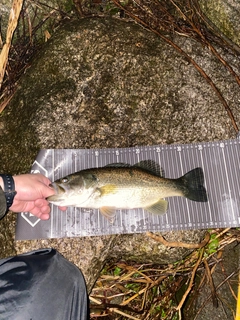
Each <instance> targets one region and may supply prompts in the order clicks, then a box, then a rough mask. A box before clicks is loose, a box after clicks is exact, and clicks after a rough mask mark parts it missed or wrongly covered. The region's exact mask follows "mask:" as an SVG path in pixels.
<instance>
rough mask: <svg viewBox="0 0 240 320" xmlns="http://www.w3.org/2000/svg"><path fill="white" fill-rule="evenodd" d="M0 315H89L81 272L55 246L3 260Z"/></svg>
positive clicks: (20, 319)
mask: <svg viewBox="0 0 240 320" xmlns="http://www.w3.org/2000/svg"><path fill="white" fill-rule="evenodd" d="M0 319H4V320H70V319H71V320H77V319H81V320H83V319H84V320H85V319H88V297H87V291H86V285H85V281H84V278H83V275H82V273H81V272H80V271H79V269H78V268H77V267H76V266H74V265H73V264H72V263H70V262H69V261H67V260H66V259H65V258H64V257H63V256H62V255H60V254H59V253H58V252H57V251H56V250H54V249H42V250H37V251H33V252H30V253H27V254H23V255H19V256H15V257H11V258H7V259H2V260H0Z"/></svg>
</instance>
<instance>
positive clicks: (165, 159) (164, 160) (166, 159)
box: [161, 150, 174, 226]
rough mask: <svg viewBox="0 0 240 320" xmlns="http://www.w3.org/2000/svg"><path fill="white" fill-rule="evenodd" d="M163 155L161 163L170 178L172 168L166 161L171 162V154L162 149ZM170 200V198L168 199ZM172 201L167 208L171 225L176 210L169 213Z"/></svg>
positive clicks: (166, 175)
mask: <svg viewBox="0 0 240 320" xmlns="http://www.w3.org/2000/svg"><path fill="white" fill-rule="evenodd" d="M161 156H162V161H161V163H162V164H163V171H164V172H165V177H166V178H169V170H170V165H169V167H167V166H166V162H168V164H169V154H168V153H165V152H164V151H163V150H161ZM168 200H169V199H168ZM170 205H171V204H170V203H169V205H168V210H167V213H166V215H167V219H168V223H169V225H170V226H171V225H172V223H173V218H174V217H173V215H174V211H173V213H172V214H170V213H169V208H170Z"/></svg>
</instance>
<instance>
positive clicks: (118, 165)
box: [104, 162, 132, 168]
mask: <svg viewBox="0 0 240 320" xmlns="http://www.w3.org/2000/svg"><path fill="white" fill-rule="evenodd" d="M129 167H132V165H131V164H129V163H124V162H116V163H109V164H107V165H106V166H104V168H129Z"/></svg>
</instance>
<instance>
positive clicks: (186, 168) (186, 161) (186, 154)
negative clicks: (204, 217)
mask: <svg viewBox="0 0 240 320" xmlns="http://www.w3.org/2000/svg"><path fill="white" fill-rule="evenodd" d="M182 157H183V163H184V164H185V166H184V173H183V174H185V173H187V172H188V171H189V170H190V169H191V167H190V166H189V158H190V157H189V150H188V148H185V152H183V153H182ZM184 201H185V203H186V207H187V219H185V226H187V225H188V223H187V221H190V222H191V221H192V217H191V215H190V210H189V203H190V201H189V200H187V199H184Z"/></svg>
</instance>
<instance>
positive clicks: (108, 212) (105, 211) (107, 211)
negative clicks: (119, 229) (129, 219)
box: [99, 206, 116, 223]
mask: <svg viewBox="0 0 240 320" xmlns="http://www.w3.org/2000/svg"><path fill="white" fill-rule="evenodd" d="M99 210H100V212H101V214H102V215H103V216H104V217H105V218H107V219H108V221H109V222H110V223H113V222H114V219H115V216H116V207H107V206H106V207H101V208H100V209H99Z"/></svg>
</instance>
